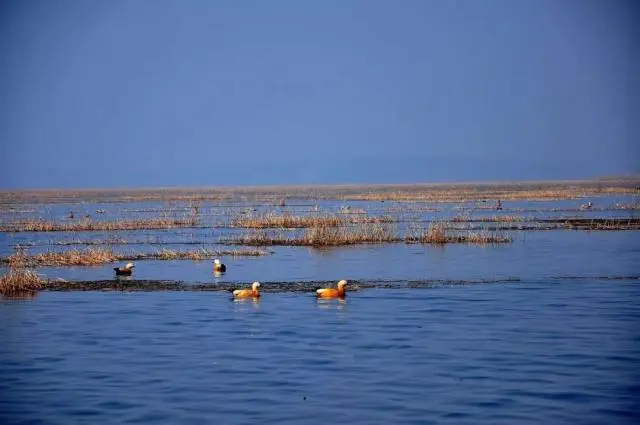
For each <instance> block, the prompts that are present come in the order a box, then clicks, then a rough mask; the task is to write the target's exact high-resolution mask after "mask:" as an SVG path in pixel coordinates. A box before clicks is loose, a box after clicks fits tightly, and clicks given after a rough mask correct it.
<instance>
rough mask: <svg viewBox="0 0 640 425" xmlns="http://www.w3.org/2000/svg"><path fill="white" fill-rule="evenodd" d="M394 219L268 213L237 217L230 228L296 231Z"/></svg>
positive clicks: (385, 221) (385, 217)
mask: <svg viewBox="0 0 640 425" xmlns="http://www.w3.org/2000/svg"><path fill="white" fill-rule="evenodd" d="M392 222H394V218H393V217H390V216H381V217H369V216H355V217H344V216H343V217H341V216H338V215H336V214H318V215H308V216H296V215H292V214H290V213H284V214H275V213H268V214H264V215H259V216H254V217H251V216H249V217H238V218H236V219H235V220H233V222H232V224H231V225H232V227H246V228H249V229H298V228H307V227H309V228H313V227H327V226H333V227H337V226H344V225H346V224H357V223H392Z"/></svg>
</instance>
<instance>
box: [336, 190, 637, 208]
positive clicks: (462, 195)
mask: <svg viewBox="0 0 640 425" xmlns="http://www.w3.org/2000/svg"><path fill="white" fill-rule="evenodd" d="M634 193H637V190H636V189H634V188H630V187H618V186H609V187H586V188H578V187H567V188H557V189H556V188H554V189H538V188H519V189H505V190H491V189H488V190H482V189H477V188H476V189H466V188H464V189H442V190H434V189H427V190H398V191H388V192H371V193H357V194H349V195H345V196H343V197H342V199H344V200H358V201H421V202H465V201H496V200H498V199H500V200H502V201H505V200H506V201H516V200H531V201H550V200H563V199H576V198H584V197H588V196H598V195H607V194H634ZM490 208H493V207H486V209H490Z"/></svg>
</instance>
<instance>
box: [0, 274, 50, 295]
mask: <svg viewBox="0 0 640 425" xmlns="http://www.w3.org/2000/svg"><path fill="white" fill-rule="evenodd" d="M46 285H47V281H46V279H45V278H43V277H42V276H40V275H39V274H38V273H36V272H34V271H32V270H29V269H27V268H24V267H10V268H9V272H8V273H7V274H5V275H4V276H2V277H0V293H1V294H3V295H14V294H24V293H30V292H35V291H39V290H41V289H44V288H45V287H46Z"/></svg>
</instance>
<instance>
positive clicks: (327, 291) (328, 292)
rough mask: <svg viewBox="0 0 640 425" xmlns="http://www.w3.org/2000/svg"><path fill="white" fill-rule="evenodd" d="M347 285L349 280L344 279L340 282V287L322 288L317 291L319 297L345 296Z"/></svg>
mask: <svg viewBox="0 0 640 425" xmlns="http://www.w3.org/2000/svg"><path fill="white" fill-rule="evenodd" d="M345 286H347V281H346V280H344V279H342V280H341V281H340V282H338V288H337V289H336V288H322V289H318V290H317V291H316V296H317V297H318V298H344V296H345V294H346V291H345Z"/></svg>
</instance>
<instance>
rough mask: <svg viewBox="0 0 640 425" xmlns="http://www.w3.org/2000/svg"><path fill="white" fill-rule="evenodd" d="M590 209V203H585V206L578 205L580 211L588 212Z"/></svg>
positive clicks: (591, 205)
mask: <svg viewBox="0 0 640 425" xmlns="http://www.w3.org/2000/svg"><path fill="white" fill-rule="evenodd" d="M591 207H593V204H592V203H591V201H589V202H587V203H586V204H582V205H580V209H581V210H590V209H591Z"/></svg>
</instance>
